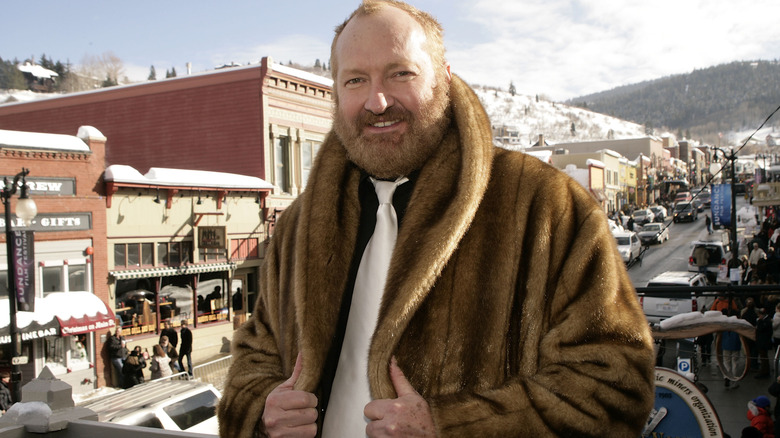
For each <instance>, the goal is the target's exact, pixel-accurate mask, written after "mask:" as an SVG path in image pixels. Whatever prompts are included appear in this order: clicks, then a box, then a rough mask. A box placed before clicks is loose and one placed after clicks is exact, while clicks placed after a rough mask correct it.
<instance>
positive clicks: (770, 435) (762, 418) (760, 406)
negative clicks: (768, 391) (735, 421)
mask: <svg viewBox="0 0 780 438" xmlns="http://www.w3.org/2000/svg"><path fill="white" fill-rule="evenodd" d="M769 405H770V402H769V399H768V398H767V397H766V396H763V395H759V396H758V397H756V398H754V399H753V400H750V401H749V402H748V410H747V418H748V421H750V425H751V426H753V427H755V428H756V429H758V430H759V431H760V432H761V433H762V434H764V435H763V436H764V437H765V438H774V436H775V423H774V421H772V416H771V415H770V414H769Z"/></svg>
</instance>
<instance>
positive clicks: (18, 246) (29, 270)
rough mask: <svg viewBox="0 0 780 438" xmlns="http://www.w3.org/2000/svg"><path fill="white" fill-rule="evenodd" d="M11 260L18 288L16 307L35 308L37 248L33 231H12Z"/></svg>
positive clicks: (18, 308)
mask: <svg viewBox="0 0 780 438" xmlns="http://www.w3.org/2000/svg"><path fill="white" fill-rule="evenodd" d="M11 234H12V239H11V251H12V254H11V260H12V269H13V270H14V274H15V277H14V281H15V284H14V285H13V288H14V289H16V309H17V310H18V311H21V312H32V311H34V310H35V250H34V239H33V232H32V231H16V230H14V231H12V232H11Z"/></svg>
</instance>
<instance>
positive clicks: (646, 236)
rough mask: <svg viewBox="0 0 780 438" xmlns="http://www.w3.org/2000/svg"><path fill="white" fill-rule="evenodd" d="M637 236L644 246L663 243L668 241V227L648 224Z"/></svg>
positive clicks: (659, 224)
mask: <svg viewBox="0 0 780 438" xmlns="http://www.w3.org/2000/svg"><path fill="white" fill-rule="evenodd" d="M637 234H638V235H639V240H641V241H642V244H643V245H645V246H648V245H650V244H651V243H664V241H665V240H669V227H667V226H666V225H664V224H662V223H660V222H650V223H649V224H645V225H643V226H642V229H641V230H639V232H638V233H637Z"/></svg>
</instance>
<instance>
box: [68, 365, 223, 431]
mask: <svg viewBox="0 0 780 438" xmlns="http://www.w3.org/2000/svg"><path fill="white" fill-rule="evenodd" d="M220 397H221V394H220V393H219V391H217V389H216V388H214V386H212V385H211V384H208V383H202V382H197V381H193V380H168V379H165V380H152V381H150V382H146V383H141V384H140V385H135V386H133V387H132V388H130V389H126V390H124V391H120V392H117V393H113V394H110V395H108V396H106V397H102V398H99V399H97V400H95V401H86V402H85V403H84V404H81V405H80V406H81V407H85V408H87V409H90V410H92V411H94V412H95V413H96V414H98V421H104V422H109V423H115V424H125V425H130V426H143V427H151V428H155V429H166V430H173V431H187V432H195V433H199V434H208V435H218V434H219V425H218V423H217V417H216V409H217V403H218V402H219V398H220ZM139 436H143V432H139Z"/></svg>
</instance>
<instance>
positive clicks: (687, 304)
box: [640, 271, 711, 323]
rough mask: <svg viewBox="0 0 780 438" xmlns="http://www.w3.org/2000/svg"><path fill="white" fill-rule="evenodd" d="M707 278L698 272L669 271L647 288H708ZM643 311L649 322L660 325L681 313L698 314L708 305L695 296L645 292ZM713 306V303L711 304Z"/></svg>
mask: <svg viewBox="0 0 780 438" xmlns="http://www.w3.org/2000/svg"><path fill="white" fill-rule="evenodd" d="M707 285H709V281H707V276H706V275H704V274H701V273H698V272H687V271H667V272H663V273H661V274H659V275H657V276H655V277H653V278H652V279H651V280H650V281H649V282H648V283H647V287H648V288H650V287H663V286H707ZM640 301H641V303H642V310H644V313H645V316H646V317H647V320H648V321H649V322H652V323H659V322H661V321H663V320H664V319H667V318H671V317H672V316H675V315H679V314H681V313H689V312H696V311H698V310H699V309H705V308H706V307H707V305H708V303H707V300H705V298H704V297H701V296H699V297H695V296H694V295H693V294H690V295H682V294H680V293H679V292H666V293H663V292H661V293H651V292H645V295H644V296H643V297H641V298H640ZM709 304H711V303H709Z"/></svg>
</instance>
